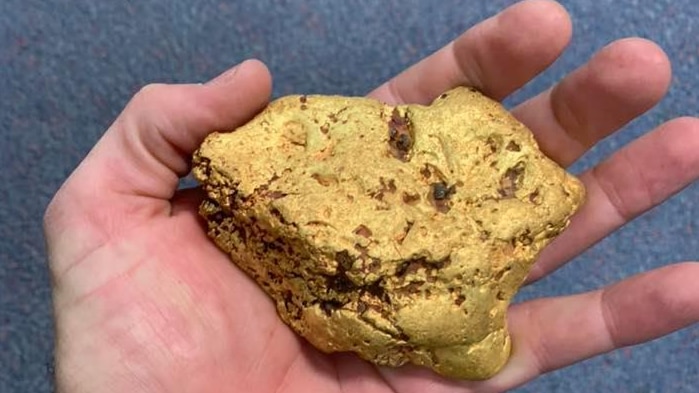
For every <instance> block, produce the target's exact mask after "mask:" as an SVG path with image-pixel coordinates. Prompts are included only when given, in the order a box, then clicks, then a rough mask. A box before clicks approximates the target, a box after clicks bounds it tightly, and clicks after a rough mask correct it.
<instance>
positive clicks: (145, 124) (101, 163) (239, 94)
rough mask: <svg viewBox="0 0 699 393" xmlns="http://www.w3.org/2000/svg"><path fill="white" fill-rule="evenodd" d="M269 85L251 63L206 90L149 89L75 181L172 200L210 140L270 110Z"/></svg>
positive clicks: (260, 67)
mask: <svg viewBox="0 0 699 393" xmlns="http://www.w3.org/2000/svg"><path fill="white" fill-rule="evenodd" d="M270 85H271V82H270V76H269V72H268V71H267V69H266V67H265V66H264V65H263V64H262V63H260V62H258V61H254V60H251V61H246V62H244V63H242V64H240V65H239V66H237V67H235V68H233V69H231V70H229V71H227V72H226V73H224V74H222V75H221V76H219V77H217V78H216V79H214V80H213V81H211V82H209V83H207V84H205V85H149V86H146V87H145V88H143V89H142V90H141V91H140V92H139V93H137V94H136V95H135V96H134V98H133V99H132V100H131V102H129V104H128V105H127V107H126V108H125V110H124V112H123V113H122V114H121V115H120V116H119V118H118V119H117V120H116V121H115V123H114V124H113V125H112V127H110V129H109V130H108V131H107V133H106V134H105V135H104V137H103V138H102V140H100V142H99V143H98V144H97V146H96V147H95V148H94V149H93V151H92V152H91V153H90V155H89V156H88V158H87V159H86V161H85V162H84V164H83V165H82V167H81V168H80V170H79V171H78V172H77V173H76V175H75V176H76V177H82V179H81V181H90V182H93V184H95V185H97V186H98V187H99V188H100V189H101V190H102V193H103V194H104V193H108V192H110V191H111V192H114V193H117V194H120V195H121V196H139V197H151V198H156V199H161V200H168V199H169V198H171V197H172V195H173V193H174V192H175V190H176V189H177V184H178V179H179V178H180V177H181V176H184V175H185V174H186V173H187V171H188V166H189V161H190V158H191V154H192V153H193V152H194V150H195V149H196V148H197V147H198V146H199V144H200V143H201V142H202V140H203V139H204V138H205V137H206V135H208V134H209V133H211V132H213V131H227V130H232V129H234V128H235V127H237V126H239V125H240V124H242V123H244V122H245V121H247V120H249V119H250V118H251V117H252V116H254V115H255V114H256V113H257V112H258V111H259V110H260V109H261V108H262V107H263V106H264V105H266V103H267V101H268V99H269V94H270V89H271V87H270Z"/></svg>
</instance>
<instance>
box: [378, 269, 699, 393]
mask: <svg viewBox="0 0 699 393" xmlns="http://www.w3.org/2000/svg"><path fill="white" fill-rule="evenodd" d="M697 280H699V263H697V262H691V263H690V262H688V263H683V264H677V265H672V266H668V267H665V268H661V269H657V270H654V271H651V272H648V273H644V274H641V275H638V276H635V277H632V278H629V279H626V280H624V281H621V282H619V283H616V284H614V285H611V286H609V287H607V288H605V289H602V290H598V291H594V292H588V293H583V294H579V295H574V296H566V297H557V298H547V299H539V300H533V301H529V302H525V303H520V304H515V305H513V306H511V307H510V310H509V311H508V326H509V331H510V335H511V337H512V343H513V344H512V346H513V350H512V355H511V357H510V359H509V361H508V362H507V364H506V365H505V367H504V368H503V369H502V370H501V371H500V372H499V373H498V374H496V375H495V376H494V377H493V378H491V379H489V380H486V381H480V382H464V381H455V380H447V379H444V378H441V377H439V376H438V375H436V374H434V373H431V372H429V371H428V370H426V369H424V368H419V367H414V366H405V367H404V368H403V369H400V370H393V369H382V370H381V372H382V374H383V376H384V378H385V379H386V380H387V382H388V383H389V384H390V385H391V387H392V388H393V389H394V390H395V391H400V392H406V393H413V392H415V393H417V392H425V393H430V392H435V393H437V392H439V393H463V392H503V391H507V390H509V389H512V388H515V387H517V386H519V385H521V384H523V383H525V382H527V381H530V380H532V379H534V378H536V377H537V376H538V375H541V374H543V373H546V372H548V371H551V370H555V369H558V368H561V367H565V366H567V365H570V364H573V363H576V362H579V361H582V360H584V359H587V358H589V357H592V356H595V355H599V354H602V353H605V352H609V351H611V350H614V349H617V348H621V347H625V346H629V345H634V344H639V343H642V342H645V341H649V340H652V339H655V338H657V337H661V336H663V335H666V334H669V333H671V332H674V331H676V330H678V329H681V328H683V327H686V326H689V325H691V324H693V323H696V322H697V321H699V286H697V285H695V283H696V281H697Z"/></svg>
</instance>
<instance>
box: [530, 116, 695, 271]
mask: <svg viewBox="0 0 699 393" xmlns="http://www.w3.org/2000/svg"><path fill="white" fill-rule="evenodd" d="M698 151H699V119H695V118H680V119H675V120H673V121H670V122H668V123H665V124H664V125H662V126H660V127H659V128H658V129H657V130H655V131H653V132H651V133H649V134H646V135H644V136H643V137H641V138H640V139H638V140H636V141H634V142H632V143H631V144H630V145H628V146H626V147H624V148H622V149H621V150H619V151H617V152H616V153H614V154H613V155H612V156H611V157H609V158H608V159H607V160H605V161H604V162H602V163H601V164H599V165H598V166H597V167H595V168H593V169H592V170H590V171H587V172H586V173H584V174H583V175H582V176H581V180H582V181H583V182H584V184H585V188H586V190H587V200H586V202H585V204H584V205H583V206H582V207H581V208H580V210H579V211H578V212H577V213H576V215H575V216H574V217H573V219H572V220H571V224H570V226H569V227H568V229H566V230H565V231H564V232H563V233H562V234H561V235H560V236H559V237H558V238H556V240H554V241H553V242H552V243H551V244H550V245H549V246H548V247H546V248H545V249H544V250H543V252H542V253H541V256H540V257H539V260H538V261H537V263H536V264H535V265H534V267H533V268H532V270H531V272H530V274H529V277H528V279H527V280H528V281H527V282H532V281H535V280H537V279H539V278H541V277H543V276H545V275H547V274H549V273H551V272H552V271H553V270H555V269H557V268H558V267H560V266H562V265H563V264H564V263H566V262H567V261H568V260H570V259H571V258H573V257H575V256H576V255H578V254H580V253H581V252H583V251H584V250H586V249H587V248H588V247H590V246H592V245H594V244H595V243H596V242H598V241H599V240H601V239H603V238H604V237H606V236H607V235H608V234H610V233H611V232H613V231H614V230H616V229H618V228H619V227H621V226H623V225H624V224H626V223H627V222H629V221H631V220H632V219H634V218H635V217H637V216H638V215H640V214H642V213H644V212H646V211H648V210H649V209H651V208H652V207H654V206H656V205H658V204H659V203H661V202H663V201H664V200H666V199H668V198H669V197H670V196H672V195H673V194H675V193H677V192H678V191H680V190H682V189H683V188H685V187H686V186H687V185H689V184H691V183H692V182H694V181H696V180H697V179H699V154H697V152H698Z"/></svg>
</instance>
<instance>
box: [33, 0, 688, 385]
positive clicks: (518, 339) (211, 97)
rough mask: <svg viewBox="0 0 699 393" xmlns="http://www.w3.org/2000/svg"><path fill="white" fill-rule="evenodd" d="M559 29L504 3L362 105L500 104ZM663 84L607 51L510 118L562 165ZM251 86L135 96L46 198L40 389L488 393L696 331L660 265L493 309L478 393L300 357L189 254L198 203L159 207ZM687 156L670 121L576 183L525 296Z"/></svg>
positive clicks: (631, 43)
mask: <svg viewBox="0 0 699 393" xmlns="http://www.w3.org/2000/svg"><path fill="white" fill-rule="evenodd" d="M571 30H572V29H571V22H570V19H569V17H568V15H567V14H566V12H565V10H563V9H562V8H561V6H560V5H558V4H556V3H554V2H552V1H549V0H528V1H524V2H521V3H518V4H517V5H515V6H512V7H510V8H509V9H507V10H505V11H503V12H502V13H501V14H499V15H498V16H495V17H494V18H491V19H488V20H486V21H484V22H482V23H481V24H479V25H477V26H475V27H473V28H472V29H470V30H469V31H467V32H466V33H464V34H463V35H462V36H460V37H458V38H457V39H455V40H454V41H453V42H452V43H450V44H449V45H447V46H446V47H445V48H443V49H441V50H440V51H438V52H436V53H435V54H433V55H432V56H430V57H428V58H426V59H424V60H423V61H421V62H420V63H418V64H416V65H415V66H413V67H411V68H409V69H408V70H406V71H405V72H403V73H401V74H400V75H398V76H396V77H395V78H393V79H391V80H390V81H389V82H387V83H386V84H384V85H381V86H380V87H378V88H377V89H376V90H374V91H372V92H371V93H370V94H369V95H370V96H372V97H376V98H378V99H381V100H384V101H387V102H390V103H428V102H429V101H431V100H432V99H433V98H434V97H436V96H437V95H438V94H440V93H441V92H442V91H444V90H448V89H449V88H452V87H454V86H457V85H470V86H475V87H477V88H478V89H480V90H482V91H483V92H484V93H486V94H487V95H489V96H490V97H492V98H495V99H503V98H505V97H507V96H508V95H509V94H511V93H512V92H513V91H515V90H516V89H518V88H519V87H521V86H522V85H523V84H525V83H526V82H527V81H528V80H530V79H531V78H533V77H534V76H535V75H537V74H538V73H540V72H541V71H543V70H544V69H545V68H546V67H547V66H548V65H550V63H552V62H553V61H554V60H555V59H556V58H557V57H558V56H559V55H560V54H561V52H562V51H563V49H564V47H565V46H566V45H567V44H568V42H569V40H570V38H571ZM670 79H671V70H670V64H669V62H668V59H667V57H666V56H665V54H664V53H663V52H662V50H661V49H660V48H659V47H658V46H656V45H655V44H653V43H651V42H649V41H645V40H642V39H634V38H631V39H624V40H620V41H616V42H614V43H611V44H610V45H608V46H606V47H605V48H602V49H601V50H600V51H599V52H598V53H597V54H596V55H594V56H593V57H592V58H591V59H590V60H589V62H588V63H587V64H584V65H582V66H581V67H580V68H579V69H578V70H576V71H574V72H572V73H571V74H569V75H568V76H567V77H565V78H564V79H563V80H562V81H561V82H560V83H559V84H557V85H556V86H554V87H552V89H550V90H548V91H546V92H544V93H541V94H540V95H537V96H535V97H532V98H531V99H529V100H528V101H526V102H525V103H523V104H521V105H520V106H518V107H516V108H514V109H513V113H514V114H515V115H516V116H517V117H518V118H519V119H520V120H521V121H523V122H524V123H525V124H526V125H528V126H529V127H530V128H531V129H532V130H533V132H534V133H535V134H536V137H537V140H538V142H539V143H540V145H541V147H542V149H543V150H544V152H545V153H546V154H547V155H549V156H550V157H551V158H553V159H555V160H556V161H557V162H559V163H560V164H561V165H563V166H568V165H570V164H571V163H573V162H574V161H575V160H576V159H578V158H579V157H580V156H581V155H582V154H583V153H584V152H585V151H586V150H587V149H589V148H590V147H591V146H593V145H594V144H595V143H597V142H598V141H600V140H601V139H602V138H604V137H605V136H607V135H609V134H611V133H613V132H614V131H616V130H618V129H619V128H620V127H622V126H623V125H625V124H626V123H628V122H629V121H631V120H633V119H634V118H636V117H637V116H639V115H641V114H642V113H644V112H645V111H646V110H648V109H650V108H651V107H653V106H654V105H655V104H656V103H657V102H658V101H659V100H660V99H661V98H662V97H663V95H664V94H665V92H666V90H667V88H668V85H669V83H670ZM270 89H271V77H270V75H269V73H268V71H267V69H266V68H265V66H264V65H263V64H262V63H260V62H258V61H255V60H251V61H246V62H243V63H242V64H240V65H239V66H238V67H237V68H236V69H235V71H229V72H226V73H224V74H222V75H221V76H219V77H218V78H216V79H214V80H213V81H211V82H208V83H205V84H203V85H195V84H192V85H152V86H148V87H146V88H144V89H143V90H142V91H141V92H139V93H138V94H137V95H136V96H135V97H134V98H133V100H132V101H131V102H130V103H129V104H128V105H127V107H126V108H125V109H124V111H123V112H122V113H121V115H120V116H119V117H118V118H117V119H116V121H115V122H114V124H113V125H112V126H111V127H110V128H109V129H108V130H107V132H106V133H105V134H104V136H103V138H102V139H101V140H100V141H99V142H98V144H97V145H96V146H95V147H94V149H93V150H92V151H91V152H90V154H89V155H88V156H87V157H86V158H85V160H84V161H83V162H82V163H81V164H80V166H79V167H78V168H77V169H76V170H75V171H74V173H73V174H72V175H71V176H70V178H69V179H68V180H67V181H66V182H65V184H64V185H63V187H62V188H61V189H60V190H59V192H58V193H57V194H56V196H55V198H54V200H53V201H52V202H51V204H50V206H49V208H48V210H47V213H46V217H45V230H46V237H47V242H48V250H49V261H50V268H51V273H52V277H53V299H54V310H55V319H56V383H57V386H58V390H59V391H60V392H71V393H79V392H253V393H273V392H274V393H291V392H329V393H334V392H338V393H339V392H344V393H388V392H395V393H457V392H459V393H465V392H498V391H503V390H507V389H510V388H512V387H515V386H518V385H521V384H523V383H526V382H527V381H530V380H532V379H534V378H536V377H537V376H539V375H541V374H543V373H546V372H548V371H551V370H554V369H558V368H561V367H565V366H567V365H570V364H573V363H576V362H578V361H581V360H583V359H586V358H589V357H592V356H595V355H598V354H602V353H605V352H608V351H611V350H614V349H616V348H620V347H624V346H628V345H634V344H637V343H642V342H645V341H648V340H651V339H654V338H657V337H660V336H663V335H666V334H669V333H671V332H673V331H676V330H678V329H681V328H683V327H686V326H688V325H691V324H693V323H696V322H697V321H699V286H697V285H696V282H697V281H699V263H697V262H683V263H675V264H672V261H664V262H667V263H668V265H667V266H666V267H663V268H660V269H657V270H653V271H650V272H647V273H644V274H641V275H638V276H635V277H630V278H628V279H626V280H623V281H621V282H618V283H615V284H613V285H610V286H608V287H606V288H602V289H600V290H598V291H594V292H589V293H582V294H576V295H571V296H566V297H558V298H544V299H538V300H534V301H529V302H525V303H520V304H517V305H515V306H512V307H511V308H510V311H509V326H510V330H511V333H512V337H513V343H514V351H513V354H512V358H511V360H510V362H509V363H508V364H507V365H506V367H505V368H504V369H503V370H502V372H500V373H499V374H498V375H496V376H495V377H493V378H492V379H490V380H487V381H482V382H464V381H453V380H447V379H443V378H441V377H439V376H437V375H435V374H433V373H431V372H429V371H427V370H425V369H421V368H417V367H403V368H399V369H389V368H379V367H374V366H372V365H370V364H369V363H365V362H363V361H360V360H358V359H357V358H355V357H354V356H352V355H325V354H322V353H320V352H318V351H316V350H314V349H313V348H312V347H310V346H309V345H308V344H307V343H305V342H304V341H303V340H301V339H299V338H298V337H297V336H295V335H294V334H293V333H292V331H291V330H290V329H288V328H287V327H286V326H285V325H284V324H283V323H282V322H281V321H280V319H279V318H278V317H277V314H276V312H275V309H274V307H273V305H272V303H271V301H270V300H269V299H268V298H267V297H266V296H265V295H264V294H263V292H262V291H261V290H260V289H258V287H257V286H256V285H255V284H254V283H253V282H252V281H251V280H250V279H248V278H247V277H246V276H245V275H244V274H243V273H242V272H241V271H240V270H238V269H237V268H236V267H235V266H234V265H233V264H232V263H231V262H230V260H229V259H228V257H227V256H226V255H225V254H223V253H222V252H220V251H219V250H218V249H217V248H216V247H215V246H214V245H213V243H212V242H211V241H210V240H209V239H208V238H207V237H206V234H205V230H204V227H203V225H202V222H201V220H200V219H199V218H198V216H197V204H198V203H199V201H200V200H201V197H202V196H201V193H200V192H199V191H198V190H189V191H177V183H178V178H180V177H181V176H184V175H186V174H187V173H188V170H189V165H188V164H189V158H190V155H191V153H192V152H193V151H194V150H195V149H196V147H197V145H198V144H199V143H200V142H201V141H202V140H203V138H204V137H205V136H206V135H207V134H208V133H210V132H212V131H216V130H231V129H234V128H236V127H237V126H239V125H241V124H243V123H244V122H245V121H247V120H248V119H250V118H251V117H252V116H254V115H255V114H256V113H257V112H258V111H259V110H260V109H261V108H262V107H263V106H264V105H266V104H267V102H268V99H269V96H270ZM698 152H699V119H695V118H678V119H675V120H671V121H669V122H667V123H665V124H662V125H660V126H659V127H658V128H656V129H655V130H650V131H649V132H648V133H647V134H645V135H643V136H642V137H641V138H639V139H638V140H636V141H634V142H632V143H631V144H629V145H628V146H626V147H624V148H622V149H621V150H619V151H617V152H616V153H614V154H613V155H611V156H610V157H608V158H607V159H606V160H605V161H603V162H602V163H600V164H599V165H598V166H597V167H595V168H594V169H591V170H590V171H588V172H586V173H584V174H583V175H582V180H583V181H584V182H585V185H586V188H587V190H588V199H587V202H586V204H585V205H584V206H583V208H582V209H581V210H580V211H579V212H578V214H577V215H576V216H575V217H574V219H573V221H572V224H571V226H570V228H569V229H568V231H566V232H565V233H564V234H563V235H562V236H561V237H560V238H558V239H557V240H556V241H555V242H554V243H552V245H551V246H550V247H549V248H547V249H546V250H545V251H544V253H543V254H542V256H541V258H540V259H539V260H538V262H537V263H536V265H535V267H534V269H533V270H532V272H531V274H530V277H529V279H528V281H529V282H532V281H535V280H537V279H540V278H542V277H544V276H546V275H547V274H549V273H551V272H552V271H553V270H555V269H557V268H558V267H560V266H562V265H563V264H565V263H566V262H567V261H569V260H570V259H571V258H573V257H575V256H576V255H578V254H579V253H580V252H582V251H584V250H585V249H587V248H588V247H590V246H591V245H593V244H594V243H595V242H597V241H599V240H600V239H602V238H604V237H605V236H606V235H608V234H610V233H611V232H613V231H614V230H616V229H617V228H619V227H620V226H622V225H624V224H625V223H626V222H628V221H630V220H632V219H633V218H634V217H636V216H637V215H639V214H641V213H643V212H644V211H646V210H648V209H650V208H652V207H653V206H655V205H657V204H659V203H661V202H663V201H664V200H665V199H667V198H669V197H670V196H672V195H673V194H674V193H676V192H678V191H679V190H681V189H682V188H683V187H685V186H686V185H688V184H689V183H691V182H693V181H694V180H696V179H697V178H698V177H699V153H698ZM610 263H611V262H610Z"/></svg>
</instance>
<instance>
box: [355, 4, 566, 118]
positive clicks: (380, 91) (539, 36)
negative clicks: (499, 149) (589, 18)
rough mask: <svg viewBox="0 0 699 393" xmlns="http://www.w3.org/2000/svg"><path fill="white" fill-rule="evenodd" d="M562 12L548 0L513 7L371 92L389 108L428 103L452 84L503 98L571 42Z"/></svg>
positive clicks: (554, 57)
mask: <svg viewBox="0 0 699 393" xmlns="http://www.w3.org/2000/svg"><path fill="white" fill-rule="evenodd" d="M571 34H572V27H571V21H570V17H569V16H568V13H567V12H566V10H565V9H564V8H563V7H562V6H561V5H560V4H558V3H556V2H555V1H552V0H526V1H523V2H520V3H517V4H515V5H513V6H511V7H509V8H507V9H505V10H504V11H502V12H501V13H499V14H498V15H495V16H493V17H491V18H489V19H487V20H485V21H483V22H481V23H479V24H478V25H476V26H474V27H472V28H471V29H469V30H468V31H466V32H465V33H464V34H462V35H461V36H460V37H458V38H457V39H456V40H454V41H452V42H450V43H449V44H448V45H446V46H445V47H443V48H442V49H440V50H438V51H437V52H435V53H434V54H432V55H431V56H429V57H427V58H425V59H423V60H422V61H420V62H419V63H417V64H415V65H413V66H412V67H410V68H408V69H407V70H405V71H403V72H402V73H400V74H399V75H397V76H395V77H394V78H392V79H391V80H389V81H388V82H386V83H384V84H383V85H381V86H379V87H378V88H376V89H375V90H374V91H372V92H371V93H369V96H371V97H374V98H377V99H379V100H381V101H384V102H386V103H388V104H392V105H395V104H402V103H416V104H427V103H429V102H431V101H432V100H433V99H434V98H436V97H437V96H438V95H440V94H441V93H443V92H444V91H446V90H449V89H451V88H454V87H456V86H461V85H466V86H472V87H475V88H477V89H478V90H480V91H481V92H483V93H484V94H485V95H487V96H489V97H490V98H492V99H495V100H502V99H503V98H505V97H506V96H507V95H509V94H510V93H512V92H513V91H515V90H517V89H518V88H520V87H521V86H523V85H524V84H526V83H527V82H528V81H529V80H531V79H532V78H534V77H535V76H536V75H537V74H539V73H540V72H542V71H543V70H545V69H546V68H547V67H548V66H549V65H550V64H551V63H553V61H555V60H556V58H558V56H559V55H560V54H561V53H562V52H563V49H564V48H565V47H566V46H567V45H568V43H569V42H570V37H571Z"/></svg>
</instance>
